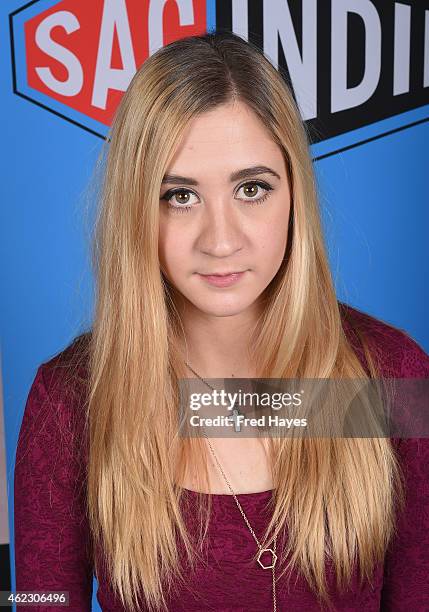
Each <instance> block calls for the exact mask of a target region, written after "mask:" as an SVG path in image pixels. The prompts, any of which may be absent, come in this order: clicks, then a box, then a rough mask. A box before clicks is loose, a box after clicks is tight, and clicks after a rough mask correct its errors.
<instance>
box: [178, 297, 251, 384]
mask: <svg viewBox="0 0 429 612" xmlns="http://www.w3.org/2000/svg"><path fill="white" fill-rule="evenodd" d="M256 321H257V313H256V312H255V310H253V311H249V312H247V311H246V312H242V313H239V314H237V315H233V316H225V317H220V316H212V315H207V314H206V313H203V312H201V311H200V310H198V309H195V308H193V309H192V311H191V310H190V309H189V308H188V309H186V310H185V312H184V316H182V322H183V327H184V331H185V335H186V343H185V344H184V345H183V347H182V352H183V356H184V358H185V360H186V361H187V362H188V363H189V365H190V366H191V367H192V368H193V369H194V370H195V371H196V372H197V373H198V374H199V375H200V376H201V377H203V378H256V376H257V375H256V372H255V371H254V364H253V362H252V353H251V347H250V345H249V341H250V338H251V334H252V331H253V329H254V326H255V324H256ZM189 372H190V371H189ZM190 376H191V373H190Z"/></svg>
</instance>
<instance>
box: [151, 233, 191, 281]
mask: <svg viewBox="0 0 429 612" xmlns="http://www.w3.org/2000/svg"><path fill="white" fill-rule="evenodd" d="M186 245H187V241H186V239H185V237H184V236H183V232H180V231H174V228H170V227H169V228H167V227H165V226H164V227H163V226H161V227H160V233H159V241H158V257H159V260H160V263H161V265H162V266H163V267H165V268H166V269H167V270H169V271H170V272H173V273H174V271H176V270H180V269H181V268H182V267H183V264H185V262H186Z"/></svg>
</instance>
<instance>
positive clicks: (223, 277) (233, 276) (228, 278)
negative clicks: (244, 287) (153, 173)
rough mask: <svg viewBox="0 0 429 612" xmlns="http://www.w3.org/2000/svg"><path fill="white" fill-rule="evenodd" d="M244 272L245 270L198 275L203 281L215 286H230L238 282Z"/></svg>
mask: <svg viewBox="0 0 429 612" xmlns="http://www.w3.org/2000/svg"><path fill="white" fill-rule="evenodd" d="M246 272H247V270H244V271H243V272H230V273H227V274H219V273H217V274H199V276H200V277H201V278H203V279H204V281H205V282H207V283H209V284H210V285H213V286H215V287H230V286H232V285H234V284H235V283H237V282H239V281H240V279H241V278H243V276H244V275H245V274H246Z"/></svg>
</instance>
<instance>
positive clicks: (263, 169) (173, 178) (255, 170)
mask: <svg viewBox="0 0 429 612" xmlns="http://www.w3.org/2000/svg"><path fill="white" fill-rule="evenodd" d="M257 174H271V175H272V176H275V177H277V178H278V179H280V175H279V174H277V172H276V171H275V170H273V169H272V168H268V166H251V167H250V168H243V169H242V170H237V171H236V172H233V173H232V174H231V175H230V177H229V180H230V181H231V183H233V182H234V181H238V180H240V179H243V178H248V177H249V176H255V175H257ZM161 182H162V184H164V183H171V184H173V185H179V184H180V185H194V186H195V187H198V181H197V180H196V179H193V178H190V177H186V176H179V175H177V174H166V175H165V176H164V178H163V179H162V181H161Z"/></svg>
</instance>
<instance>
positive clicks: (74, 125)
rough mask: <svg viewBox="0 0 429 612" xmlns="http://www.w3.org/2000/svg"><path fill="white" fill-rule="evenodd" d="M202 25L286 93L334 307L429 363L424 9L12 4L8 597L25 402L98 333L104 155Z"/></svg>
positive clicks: (6, 141)
mask: <svg viewBox="0 0 429 612" xmlns="http://www.w3.org/2000/svg"><path fill="white" fill-rule="evenodd" d="M209 30H231V31H233V32H235V33H236V34H239V35H240V36H242V37H243V38H244V39H246V40H249V41H251V42H253V43H255V44H257V45H258V46H259V47H260V48H261V49H263V51H264V53H265V54H266V56H267V57H268V59H269V60H270V61H271V62H272V64H273V65H274V66H275V67H276V68H281V69H283V70H284V71H285V74H286V75H287V76H288V78H289V80H290V83H291V85H292V87H293V92H294V95H295V99H296V101H297V103H298V105H299V108H300V111H301V114H302V118H303V120H304V121H306V123H307V125H308V128H309V133H310V135H311V153H312V157H313V161H314V167H315V170H316V175H317V181H318V186H319V192H320V206H321V211H322V217H323V223H324V228H325V235H326V240H327V244H328V250H329V257H330V262H331V268H332V272H333V275H334V279H335V283H336V289H337V294H338V298H339V299H340V300H342V301H345V302H348V303H349V304H351V305H352V306H355V307H357V308H359V309H361V310H364V311H366V312H368V313H369V314H372V315H374V316H376V317H378V318H380V319H382V320H384V321H386V322H388V323H391V324H393V325H395V326H396V327H399V328H401V329H403V330H405V331H406V332H407V333H409V334H410V335H411V336H412V337H413V338H415V339H416V340H417V342H419V344H420V345H421V346H422V347H423V348H424V349H425V350H426V351H428V350H429V329H428V326H427V312H428V306H429V300H428V283H427V272H428V261H429V257H428V255H429V248H428V227H429V224H428V220H429V213H428V194H429V187H428V180H427V175H428V157H429V155H428V154H429V144H428V143H429V125H428V117H429V0H415V1H411V0H408V1H403V2H393V1H391V0H90V1H88V0H61V1H58V0H34V1H30V2H23V1H22V0H3V1H2V3H1V7H0V36H1V41H2V53H1V54H0V70H1V74H2V78H1V80H0V88H1V97H0V100H1V110H2V119H3V121H2V146H1V155H2V164H1V172H2V180H1V193H2V198H1V225H0V232H1V236H0V249H1V267H2V273H1V289H2V295H1V304H2V307H1V308H0V324H1V372H0V374H1V381H0V382H2V384H1V385H0V390H1V392H2V397H1V400H2V401H0V421H1V423H0V425H1V426H0V563H1V571H0V590H8V589H10V588H12V589H13V588H14V586H15V584H14V550H13V470H14V460H15V449H16V443H17V438H18V433H19V427H20V424H21V419H22V414H23V411H24V405H25V399H26V397H27V394H28V391H29V388H30V385H31V382H32V380H33V378H34V376H35V373H36V369H37V366H38V365H39V364H40V363H41V362H42V361H46V360H47V359H49V358H50V357H51V356H53V355H54V354H55V353H56V352H58V351H59V350H61V349H62V348H64V347H65V346H66V345H67V344H68V343H69V342H70V341H71V340H72V339H73V337H74V336H75V335H77V334H78V333H80V332H81V331H83V330H84V329H87V328H88V326H89V325H90V322H91V311H92V295H93V293H92V292H93V279H92V277H91V272H90V263H89V247H88V239H89V234H90V231H91V222H92V221H91V220H92V218H93V212H94V204H95V202H94V201H93V199H92V194H91V189H90V188H89V185H90V184H91V178H92V176H93V169H94V165H95V162H96V159H97V155H98V153H99V150H100V146H101V144H102V142H103V139H105V137H106V134H107V130H108V127H109V125H110V122H111V120H112V117H113V114H114V112H115V109H116V107H117V105H118V103H119V101H120V100H121V97H122V95H123V93H124V91H125V90H126V88H127V86H128V84H129V82H130V80H131V78H132V76H133V75H134V73H135V71H136V70H137V68H138V67H139V66H141V64H142V63H143V62H144V61H145V60H146V59H147V58H148V57H149V56H150V55H151V54H153V53H154V52H155V51H156V50H157V49H159V48H160V47H161V46H163V45H165V44H168V43H169V42H171V41H173V40H175V39H177V38H181V37H184V36H189V35H193V34H200V33H204V32H206V31H209ZM196 78H198V77H196ZM95 592H96V582H94V610H99V609H100V608H99V606H98V604H97V602H96V599H95Z"/></svg>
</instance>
